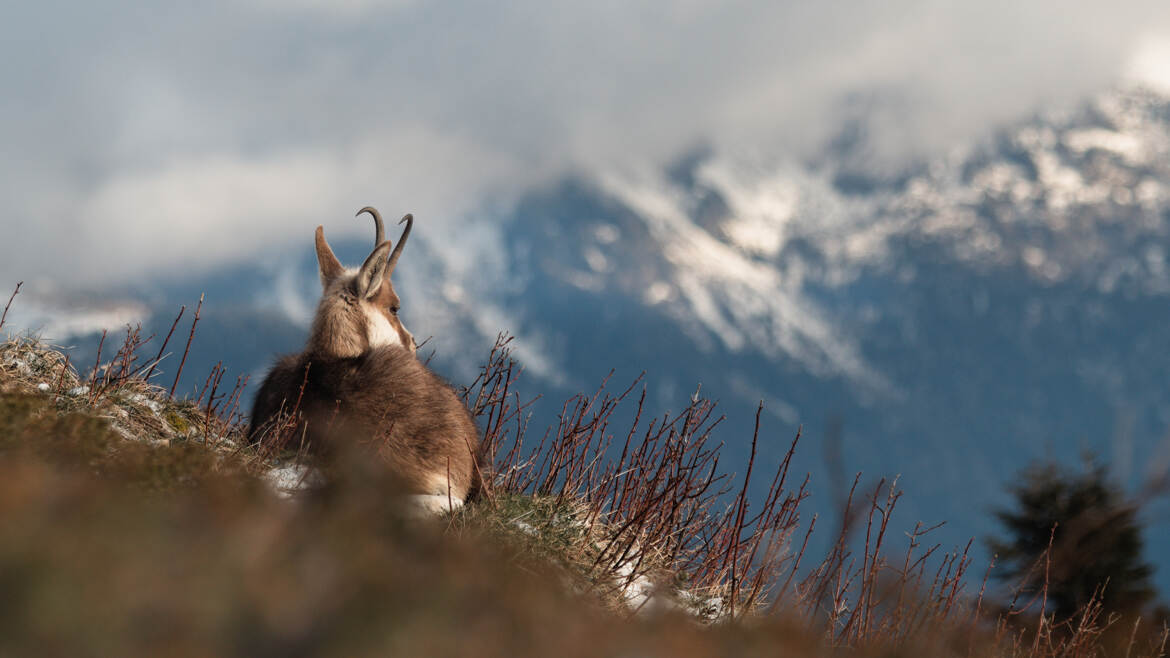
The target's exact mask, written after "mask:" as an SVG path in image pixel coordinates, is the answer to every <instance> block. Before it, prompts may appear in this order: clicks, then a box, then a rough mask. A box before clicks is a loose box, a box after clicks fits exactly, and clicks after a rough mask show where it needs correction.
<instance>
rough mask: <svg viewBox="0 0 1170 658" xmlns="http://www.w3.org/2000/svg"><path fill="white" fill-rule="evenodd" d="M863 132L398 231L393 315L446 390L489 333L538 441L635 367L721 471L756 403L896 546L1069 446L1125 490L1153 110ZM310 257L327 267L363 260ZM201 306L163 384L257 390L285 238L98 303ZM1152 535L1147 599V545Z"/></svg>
mask: <svg viewBox="0 0 1170 658" xmlns="http://www.w3.org/2000/svg"><path fill="white" fill-rule="evenodd" d="M866 131H867V127H866V126H865V125H863V124H854V125H850V126H848V127H847V129H843V130H842V133H841V135H840V136H839V137H838V138H837V139H834V140H833V141H832V142H831V143H830V144H829V145H828V146H827V147H826V149H825V152H824V153H823V155H821V156H820V157H818V158H817V159H816V160H815V161H801V162H793V161H783V160H779V159H773V160H766V159H754V160H753V159H748V158H744V157H741V156H734V155H731V154H722V153H713V152H708V151H700V152H697V153H696V154H694V155H693V156H692V157H688V158H686V159H684V160H682V161H680V162H678V163H677V164H676V165H675V166H673V167H671V168H669V169H668V170H666V171H662V172H656V173H654V174H645V175H638V176H631V175H621V176H618V175H606V174H601V175H597V176H592V177H584V176H582V177H574V178H569V179H565V180H563V181H561V182H560V183H558V184H556V185H553V186H549V187H547V188H544V189H540V190H534V191H532V192H531V193H530V194H528V195H527V196H526V197H524V198H523V199H521V200H520V202H519V203H517V204H516V205H515V206H514V207H511V208H509V209H507V211H505V212H494V213H487V214H485V216H484V217H482V218H476V219H470V220H468V221H467V222H466V223H465V225H464V228H463V229H462V230H460V231H459V233H458V234H448V235H436V234H434V233H432V232H428V231H427V228H426V223H425V218H420V222H419V224H418V226H417V228H416V231H415V233H414V237H412V238H411V244H410V246H409V248H408V249H407V251H406V253H405V255H404V260H403V262H402V266H401V267H400V268H399V269H400V272H398V273H396V285H397V286H398V288H399V292H400V294H401V296H402V298H403V300H404V311H403V313H404V317H405V319H406V321H407V324H408V326H410V328H411V329H412V330H413V331H414V332H415V333H416V335H417V336H418V337H419V338H420V339H421V338H424V337H426V336H428V335H431V334H433V335H434V336H435V338H434V340H433V342H432V343H430V346H432V347H434V349H435V350H436V357H435V363H436V364H437V365H438V367H439V368H440V369H441V370H443V371H444V372H446V373H447V374H448V375H449V376H450V377H451V378H452V379H455V380H462V379H468V378H470V376H471V373H472V371H473V370H474V367H475V366H476V365H478V362H479V360H480V359H481V358H482V356H483V355H484V354H485V353H486V348H487V346H488V345H490V343H491V341H492V339H494V337H495V335H496V333H497V332H499V331H509V332H511V333H513V334H515V335H516V336H517V337H518V339H517V356H518V357H519V358H520V359H521V360H522V361H523V362H524V364H525V365H526V367H527V381H528V384H527V386H528V390H530V391H532V392H541V393H543V394H544V395H545V402H544V405H543V406H538V407H537V414H538V417H537V418H536V419H535V424H536V425H537V426H539V425H540V424H541V422H542V421H549V420H551V419H552V418H553V417H554V416H555V414H556V412H557V411H558V410H559V401H558V399H559V398H563V397H564V396H566V395H568V394H570V393H573V392H576V391H578V390H581V389H587V388H592V387H593V386H595V385H596V383H597V382H599V381H600V380H601V379H602V377H604V376H605V375H606V374H607V373H608V372H609V371H610V369H612V368H617V369H618V372H617V374H616V378H617V381H623V380H624V381H629V380H630V379H632V378H633V377H635V376H636V375H637V374H638V373H639V372H641V371H643V370H645V371H646V373H647V381H648V384H649V387H650V394H651V397H650V399H651V400H653V404H654V405H655V409H654V410H655V411H659V410H665V409H668V408H677V407H678V406H680V405H681V404H682V403H683V401H684V400H685V398H686V397H687V396H689V394H690V393H691V392H692V391H694V389H695V387H696V386H697V385H698V384H699V383H701V384H702V391H703V393H704V394H706V395H709V396H712V397H715V398H717V399H719V400H720V401H721V404H722V405H723V409H724V412H725V413H726V414H727V415H728V421H727V423H726V424H725V425H723V426H722V432H723V434H722V435H721V437H720V438H721V439H722V440H724V441H726V442H727V443H728V451H729V452H730V453H732V454H731V455H729V456H731V457H735V456H736V455H737V454H742V453H744V452H746V450H747V445H746V440H747V439H748V438H749V437H750V426H751V422H752V419H753V411H754V408H755V405H756V403H757V402H758V401H759V400H763V401H764V402H765V406H766V407H765V408H766V409H767V410H768V411H769V412H770V414H771V415H770V418H769V420H768V423H767V425H766V426H765V430H766V432H767V436H769V437H772V438H773V439H774V441H772V442H771V443H770V444H769V445H768V446H766V448H765V454H764V457H770V458H772V459H778V458H779V456H780V454H781V453H782V451H783V449H784V448H786V447H787V442H788V441H789V440H790V439H791V437H792V435H793V434H794V433H795V432H796V430H797V427H798V425H803V427H804V435H805V437H806V438H805V443H804V445H803V448H802V449H801V452H800V455H802V458H803V461H802V462H801V464H800V466H801V467H802V468H807V469H808V470H810V471H812V472H813V473H814V481H813V489H814V493H817V494H819V495H818V496H814V499H813V504H814V506H816V505H820V506H821V507H820V509H821V511H829V510H830V502H831V501H832V500H833V499H834V494H836V493H838V492H836V491H835V489H837V488H840V487H841V486H843V485H844V480H845V479H849V480H851V479H852V473H853V472H855V471H863V472H865V474H866V476H867V477H870V478H876V477H883V476H885V477H890V476H895V475H899V474H900V475H901V480H900V483H901V485H902V486H903V487H904V488H905V489H906V492H907V493H906V497H905V498H904V499H903V502H902V503H901V510H902V511H901V517H900V518H901V522H902V525H903V526H905V527H906V528H910V527H912V526H913V524H914V522H915V521H918V520H922V521H925V522H927V523H936V522H938V521H944V520H945V521H947V522H948V525H947V527H946V528H945V529H944V530H943V531H942V533H941V534H939V535H938V536H937V539H939V540H941V541H944V543H947V544H960V543H964V542H965V541H966V539H967V538H969V537H971V536H976V537H980V536H982V535H984V534H986V533H987V532H990V531H992V530H993V526H992V524H991V521H990V515H989V510H990V508H991V507H992V506H994V505H997V504H1002V503H1004V502H1005V500H1006V494H1005V492H1004V485H1005V483H1008V482H1010V479H1011V478H1012V476H1013V475H1014V474H1015V473H1016V472H1017V471H1018V470H1019V469H1020V468H1021V467H1022V466H1023V465H1024V464H1026V463H1027V462H1028V461H1029V460H1030V459H1033V458H1036V457H1041V456H1053V457H1058V458H1061V459H1065V460H1070V461H1071V460H1075V459H1076V458H1077V457H1078V455H1079V453H1080V452H1081V450H1082V449H1091V450H1095V451H1097V452H1098V453H1100V454H1101V455H1102V456H1103V457H1105V458H1106V459H1107V460H1109V461H1110V462H1111V463H1112V464H1113V467H1114V471H1115V472H1116V473H1117V474H1118V476H1119V477H1120V478H1121V479H1122V480H1124V482H1125V483H1126V484H1127V486H1130V487H1137V486H1139V485H1140V483H1141V482H1142V481H1143V480H1144V479H1145V478H1146V477H1147V476H1148V475H1149V473H1150V471H1151V469H1157V468H1160V467H1161V465H1164V464H1166V463H1167V461H1168V460H1170V446H1168V444H1167V441H1166V438H1165V437H1166V436H1167V435H1168V433H1170V379H1168V377H1167V373H1170V332H1168V331H1167V327H1168V326H1170V297H1168V293H1170V267H1168V265H1167V253H1166V250H1167V248H1168V247H1170V242H1168V238H1170V157H1168V156H1170V98H1167V97H1166V96H1163V95H1160V94H1158V93H1155V92H1153V91H1149V90H1146V89H1141V88H1126V89H1119V90H1115V91H1112V92H1110V93H1107V94H1103V95H1101V96H1099V97H1097V98H1096V99H1094V100H1092V101H1090V102H1087V103H1085V104H1084V105H1082V106H1080V107H1076V108H1073V109H1068V110H1063V111H1060V112H1053V113H1050V114H1044V115H1040V116H1036V117H1034V118H1032V119H1030V120H1027V121H1024V122H1021V123H1019V124H1017V125H1014V126H1010V127H1007V128H1004V129H1003V130H1002V131H1000V132H998V133H997V134H994V135H990V136H988V137H987V139H986V140H984V141H983V142H982V143H979V144H975V145H971V146H969V147H967V148H965V149H962V150H959V151H956V152H954V153H951V154H949V155H947V156H946V157H945V158H940V159H938V160H934V161H928V162H917V163H909V164H903V165H900V166H899V167H897V168H895V169H890V168H889V167H887V166H885V165H882V164H872V163H873V162H877V160H875V159H874V158H872V157H870V156H871V149H870V147H869V140H868V136H867V132H866ZM336 246H337V247H338V252H339V256H341V257H342V260H344V261H347V262H357V261H359V260H360V258H361V257H363V256H364V255H365V253H364V252H365V250H368V247H369V245H367V244H342V245H336ZM202 291H206V292H207V300H208V301H207V304H206V306H205V308H204V318H203V320H201V327H202V328H201V329H200V333H199V337H198V339H197V341H196V344H195V346H194V353H193V355H192V360H191V361H190V362H189V365H188V368H189V369H190V370H189V372H193V373H194V372H206V370H207V368H209V367H210V364H211V363H213V362H215V361H218V360H221V359H223V360H225V361H226V362H227V363H228V364H229V365H230V366H231V367H232V368H233V369H234V370H237V371H251V372H260V371H262V370H263V367H264V366H265V365H266V364H267V363H269V362H270V361H271V358H272V356H271V355H272V354H274V353H275V352H279V351H290V350H294V349H297V348H298V347H299V343H300V341H301V340H302V339H303V325H304V323H305V322H306V321H307V318H308V315H309V313H310V312H311V309H312V304H313V300H314V298H315V296H316V295H317V283H316V273H315V264H314V262H313V257H312V252H311V247H310V241H309V236H306V240H305V248H304V250H303V252H301V253H298V254H290V255H279V254H276V255H271V257H269V258H268V259H267V260H266V263H265V264H264V265H255V264H253V265H248V266H241V267H240V268H239V269H237V270H235V271H231V272H223V273H220V274H219V275H217V276H216V277H214V278H202V279H199V278H197V279H195V280H188V281H185V282H183V283H182V284H177V283H176V284H167V285H164V286H162V287H161V288H159V287H155V288H151V289H150V290H143V289H138V290H130V291H122V293H120V294H122V295H123V296H125V297H127V298H129V299H135V300H147V303H149V305H150V307H151V309H152V310H153V313H154V317H153V320H152V323H153V325H154V330H156V331H159V330H160V329H161V332H163V333H165V330H166V328H167V327H169V324H170V321H171V319H172V318H173V315H174V311H175V309H176V307H177V305H178V304H179V303H190V302H192V301H193V300H194V299H196V298H198V295H199V293H200V292H202ZM47 326H48V325H46V327H47ZM836 428H841V431H840V432H838V431H837V430H836ZM734 461H735V459H731V460H730V461H729V462H727V463H734ZM1151 521H1152V522H1155V525H1152V526H1151V527H1150V528H1149V530H1148V531H1147V541H1148V542H1149V544H1150V546H1149V550H1148V555H1149V557H1150V558H1151V559H1155V561H1156V562H1157V563H1158V567H1159V571H1158V576H1157V577H1158V581H1159V583H1160V585H1161V586H1162V589H1163V591H1164V592H1166V591H1170V559H1167V558H1162V557H1159V556H1164V555H1170V532H1168V531H1167V527H1166V524H1165V519H1164V518H1162V519H1160V520H1159V519H1151ZM1157 523H1160V525H1158V524H1157Z"/></svg>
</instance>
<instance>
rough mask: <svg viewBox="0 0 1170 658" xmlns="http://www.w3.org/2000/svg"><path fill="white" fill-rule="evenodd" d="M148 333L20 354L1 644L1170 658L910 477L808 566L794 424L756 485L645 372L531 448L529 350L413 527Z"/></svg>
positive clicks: (709, 423) (576, 405)
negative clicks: (455, 503)
mask: <svg viewBox="0 0 1170 658" xmlns="http://www.w3.org/2000/svg"><path fill="white" fill-rule="evenodd" d="M197 315H198V314H196V316H197ZM180 318H181V315H180ZM180 318H177V319H176V321H175V323H174V326H172V329H171V332H170V333H171V334H174V333H175V327H177V326H178V324H179V319H180ZM196 322H197V320H196ZM196 322H192V326H191V330H190V331H189V332H188V345H189V341H190V336H192V335H193V334H194V328H195V327H194V325H195V323H196ZM152 340H153V338H150V337H148V338H142V337H140V336H139V332H137V331H135V330H133V329H128V330H127V332H126V334H125V335H124V337H123V340H122V345H121V346H120V347H118V348H116V349H112V350H107V353H109V352H111V351H112V353H113V356H108V357H106V359H105V360H103V359H102V358H101V357H100V356H99V358H98V360H97V364H95V367H93V368H92V369H90V370H89V371H88V372H86V374H84V375H83V374H79V372H78V370H77V369H75V368H74V366H73V364H71V363H70V362H69V360H68V358H67V357H65V356H64V355H63V354H62V353H61V352H60V351H59V350H56V349H53V348H51V347H48V346H45V345H42V344H40V343H39V342H37V341H36V340H33V339H28V338H17V339H11V340H8V341H7V342H4V343H2V344H0V591H3V592H4V596H2V597H0V655H7V654H9V653H12V654H36V655H69V656H75V655H137V654H156V653H160V652H161V653H166V654H167V655H229V654H240V655H268V654H271V655H300V654H314V655H317V654H320V655H347V656H352V655H374V654H378V655H384V654H387V653H389V654H392V655H469V654H471V655H483V656H491V655H517V654H523V655H599V654H601V655H608V654H618V653H622V654H629V653H645V654H652V655H682V656H686V655H726V654H735V655H792V656H835V655H863V656H865V655H908V656H909V655H932V656H943V655H954V656H1030V657H1047V656H1053V657H1055V656H1112V655H1125V656H1135V657H1136V656H1161V655H1165V648H1166V641H1167V635H1166V628H1165V622H1164V620H1141V619H1135V618H1121V617H1118V616H1116V615H1113V614H1111V613H1110V611H1107V610H1103V609H1101V607H1100V605H1099V603H1093V604H1090V605H1089V606H1086V608H1085V609H1083V610H1082V611H1080V612H1079V613H1078V614H1077V615H1076V616H1074V618H1073V619H1067V620H1057V619H1052V618H1051V615H1049V614H1047V613H1046V611H1045V610H1044V598H1043V593H1041V594H1039V595H1037V597H1035V600H1016V601H1014V602H1012V603H1010V604H1007V603H1000V602H998V601H992V600H988V599H987V598H985V588H986V583H987V575H986V574H987V573H988V572H989V571H990V567H987V568H979V569H978V570H977V573H976V574H975V575H974V576H972V574H971V567H972V561H971V558H970V557H969V555H968V549H969V548H970V546H967V547H965V548H962V549H960V550H957V551H950V552H946V551H944V550H943V549H942V547H941V546H939V545H938V544H936V543H932V542H931V541H930V531H931V529H930V528H923V527H917V528H914V529H913V530H911V531H909V532H907V529H904V528H894V527H891V526H890V523H889V519H890V515H891V513H892V512H893V510H894V508H895V507H896V505H897V502H898V498H899V495H900V492H899V490H898V488H897V486H896V484H895V483H891V482H885V481H880V482H877V483H875V484H873V485H872V486H869V485H867V486H866V487H862V485H861V484H860V482H861V480H860V478H858V479H857V480H855V481H854V484H853V488H852V489H851V491H850V492H849V493H848V496H847V500H848V503H847V505H846V509H847V510H848V512H847V513H846V514H843V521H842V523H841V524H840V525H839V526H838V527H835V528H830V529H828V531H829V532H831V533H833V536H835V537H836V538H837V539H836V541H835V542H834V543H833V544H832V548H831V549H830V550H829V552H828V553H827V554H826V555H824V556H819V557H816V558H814V557H812V556H810V555H806V552H807V550H808V548H807V547H808V546H809V544H810V537H811V536H812V534H813V533H814V532H822V531H824V529H823V528H822V529H818V528H817V525H818V523H817V519H816V518H815V516H813V517H806V516H803V515H802V514H801V504H802V502H803V501H804V500H805V499H806V496H807V487H808V480H807V477H805V476H802V477H795V476H794V475H793V474H791V473H790V472H789V471H790V464H791V459H792V455H793V453H794V451H795V450H796V449H797V447H798V445H799V436H795V437H792V438H791V441H790V447H789V450H788V451H787V454H786V456H785V457H784V458H783V459H782V460H781V461H780V462H779V463H775V464H764V463H762V461H761V460H760V459H759V457H758V456H757V452H756V450H755V446H756V444H757V443H758V441H760V440H761V434H762V433H763V432H764V430H763V429H762V428H761V427H760V426H759V416H758V415H757V424H756V430H755V432H754V434H753V436H752V437H750V440H751V444H752V450H751V456H750V458H749V460H748V462H747V463H745V464H740V465H738V467H739V470H740V472H741V473H742V475H741V476H733V475H732V474H731V470H730V469H727V468H726V467H725V466H724V465H722V464H721V463H720V448H721V445H720V444H718V443H717V442H716V441H715V440H714V439H713V438H712V437H713V435H714V432H715V431H716V429H717V427H718V425H719V421H720V418H719V417H718V416H717V415H716V413H715V407H714V405H712V404H711V403H710V402H709V401H707V400H704V399H702V398H700V397H699V396H698V395H696V396H694V397H693V398H691V399H690V400H688V401H686V403H685V405H684V407H683V409H682V410H681V411H679V412H678V413H674V414H670V415H664V416H657V417H652V418H651V417H648V414H647V413H645V410H644V401H645V395H646V392H645V389H644V387H642V385H641V383H640V382H639V381H635V382H633V383H632V384H631V385H629V386H626V387H625V388H622V389H621V390H618V391H616V392H610V391H609V389H608V388H607V383H605V382H603V384H602V385H601V386H600V387H599V389H598V390H597V391H595V392H594V393H592V394H589V395H579V396H575V397H574V398H572V399H570V400H568V401H566V402H565V404H564V406H563V408H562V413H561V415H560V420H559V422H558V424H557V426H555V427H552V428H549V429H548V430H547V431H546V432H544V433H542V434H541V435H540V438H539V439H537V440H531V439H530V435H531V434H532V433H531V432H530V431H529V428H528V426H527V421H528V417H529V416H528V410H529V405H530V404H531V402H530V401H523V400H520V399H519V398H518V397H517V395H516V394H515V392H514V389H515V383H516V380H517V378H518V377H519V376H520V372H519V369H518V368H517V366H516V364H515V363H514V362H513V361H512V360H511V359H510V358H509V355H508V349H507V344H508V341H507V339H501V340H500V342H499V344H498V345H497V346H496V349H494V350H493V351H492V353H491V355H490V356H489V358H488V360H487V363H486V364H485V366H484V368H483V370H482V372H481V375H480V377H479V378H478V379H477V380H476V381H475V382H473V383H472V385H471V386H469V387H468V388H466V389H465V393H466V398H467V400H468V404H469V406H470V407H471V408H472V409H473V411H474V412H475V414H476V416H477V418H478V421H479V424H480V427H481V428H482V429H483V431H484V443H483V449H482V455H481V457H482V461H483V463H484V464H485V470H487V471H489V472H486V473H485V474H484V475H485V481H486V482H488V483H489V485H490V486H487V487H485V490H484V493H483V496H482V498H481V499H480V500H478V501H474V502H473V503H472V504H470V505H468V506H467V507H465V508H464V509H463V510H462V511H460V512H458V513H456V514H453V515H450V516H448V517H446V518H444V519H440V520H438V521H437V522H435V523H417V522H416V523H406V522H404V521H403V520H402V519H401V518H400V517H399V515H398V514H396V513H394V509H393V505H392V504H391V503H390V502H388V501H390V500H391V498H392V496H391V494H392V492H393V483H392V482H387V481H386V480H385V476H384V474H382V473H379V472H378V471H377V470H376V469H371V468H369V461H368V460H365V459H362V458H361V456H360V455H357V456H356V457H357V458H356V459H346V458H342V459H339V461H338V462H337V463H335V464H333V465H332V466H331V468H330V469H329V478H328V481H327V483H326V484H325V485H324V486H322V487H320V488H316V489H313V490H311V491H306V492H304V493H302V494H301V495H300V496H298V497H297V498H295V499H292V500H289V499H284V498H281V497H279V496H277V495H275V492H274V491H273V490H272V488H271V487H270V486H268V485H267V484H265V483H264V479H263V478H262V477H260V476H262V475H263V474H264V473H265V472H266V471H267V470H268V469H270V468H272V467H273V466H274V461H273V459H274V456H271V455H257V454H254V453H252V452H250V451H249V450H248V449H245V448H242V447H241V446H240V445H239V442H238V439H239V438H240V436H241V431H242V428H241V423H242V420H243V418H242V416H241V414H240V411H239V407H240V399H241V396H242V393H243V388H244V385H245V383H246V382H244V381H243V380H237V381H236V386H235V387H234V388H233V389H232V390H231V391H224V390H223V389H225V388H226V387H225V386H221V384H222V381H221V380H222V379H223V377H224V374H223V373H224V370H223V368H222V367H221V366H217V367H216V368H215V369H213V371H212V373H211V374H210V375H209V376H208V378H207V383H206V385H205V386H204V387H203V391H202V393H201V394H200V395H199V396H198V397H197V398H196V399H194V400H176V399H174V398H173V397H172V396H171V394H170V392H169V391H168V390H167V389H166V388H164V387H162V386H158V385H155V384H154V383H152V382H153V379H152V378H158V377H159V376H160V372H159V368H157V364H158V360H159V359H161V358H163V356H164V354H165V349H166V343H167V342H168V341H169V336H168V338H167V339H165V340H164V341H163V343H162V346H161V347H160V348H159V349H157V350H155V349H153V347H151V346H150V344H151V341H152ZM103 342H104V341H103ZM144 349H146V350H149V352H151V353H155V352H157V355H156V356H154V357H153V358H151V359H149V360H143V361H140V360H139V358H138V354H139V353H140V352H142V351H143V350H144ZM617 418H625V419H627V420H626V421H625V422H623V423H621V425H620V426H617V421H616V420H615V419H617ZM283 458H286V459H287V458H288V456H287V455H285V456H283ZM756 479H762V480H763V482H765V483H767V485H768V486H767V492H768V493H767V494H766V496H764V497H763V498H758V499H755V498H752V497H751V496H750V495H749V491H751V490H752V487H751V482H752V481H754V480H756ZM821 525H824V524H821ZM903 535H905V536H908V537H909V539H910V541H909V543H908V548H906V550H904V551H901V550H899V551H897V552H896V553H894V552H891V549H890V548H889V545H890V542H891V540H890V537H891V536H898V537H900V536H903Z"/></svg>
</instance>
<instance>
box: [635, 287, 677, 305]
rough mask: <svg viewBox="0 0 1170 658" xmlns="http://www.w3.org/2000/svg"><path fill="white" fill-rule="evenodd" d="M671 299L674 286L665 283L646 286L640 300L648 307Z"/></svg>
mask: <svg viewBox="0 0 1170 658" xmlns="http://www.w3.org/2000/svg"><path fill="white" fill-rule="evenodd" d="M671 297H674V286H672V285H670V284H669V283H667V282H665V281H655V282H654V283H651V284H650V285H649V286H646V292H644V293H643V294H642V300H643V301H644V302H646V304H648V305H650V306H654V305H655V304H661V303H662V302H665V301H666V300H668V299H670V298H671Z"/></svg>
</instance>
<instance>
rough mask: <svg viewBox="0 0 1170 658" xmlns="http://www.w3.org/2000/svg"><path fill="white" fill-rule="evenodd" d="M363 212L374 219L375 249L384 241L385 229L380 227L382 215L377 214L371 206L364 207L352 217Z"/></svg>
mask: <svg viewBox="0 0 1170 658" xmlns="http://www.w3.org/2000/svg"><path fill="white" fill-rule="evenodd" d="M364 212H368V213H370V215H372V216H373V218H374V247H377V246H378V245H380V244H382V243H383V242H385V241H386V229H385V228H384V227H383V226H382V214H381V213H379V212H378V211H377V209H375V208H374V207H373V206H366V207H365V208H362V209H361V210H359V211H357V214H356V215H354V217H358V216H360V215H361V214H362V213H364Z"/></svg>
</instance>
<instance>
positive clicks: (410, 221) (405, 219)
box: [386, 213, 414, 276]
mask: <svg viewBox="0 0 1170 658" xmlns="http://www.w3.org/2000/svg"><path fill="white" fill-rule="evenodd" d="M398 223H399V224H406V228H405V229H404V230H403V231H402V237H400V238H398V244H396V245H394V251H393V252H391V253H390V264H389V265H388V266H387V267H386V276H390V273H391V272H393V271H394V266H395V265H396V264H397V263H398V257H399V256H400V255H402V247H403V245H405V244H406V236H408V235H410V227H412V226H414V215H412V214H410V213H406V214H405V215H403V216H402V219H401V220H399V221H398Z"/></svg>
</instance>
